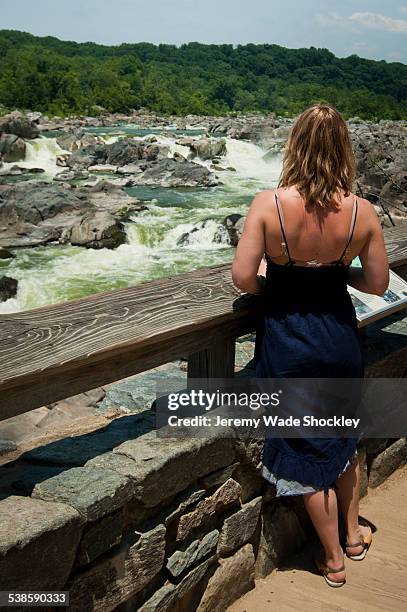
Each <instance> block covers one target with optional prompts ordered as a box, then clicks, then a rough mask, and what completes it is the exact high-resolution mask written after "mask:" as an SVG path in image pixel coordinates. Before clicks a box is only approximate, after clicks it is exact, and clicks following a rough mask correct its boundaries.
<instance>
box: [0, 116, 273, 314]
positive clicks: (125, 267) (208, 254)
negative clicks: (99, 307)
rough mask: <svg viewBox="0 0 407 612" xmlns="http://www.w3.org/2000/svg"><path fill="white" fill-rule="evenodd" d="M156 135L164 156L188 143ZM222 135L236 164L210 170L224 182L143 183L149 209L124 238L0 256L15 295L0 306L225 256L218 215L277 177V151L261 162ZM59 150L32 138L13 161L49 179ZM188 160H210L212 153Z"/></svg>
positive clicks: (71, 295) (68, 295) (46, 299)
mask: <svg viewBox="0 0 407 612" xmlns="http://www.w3.org/2000/svg"><path fill="white" fill-rule="evenodd" d="M120 131H121V129H120V128H119V130H118V129H117V128H115V132H114V131H113V129H110V130H106V132H105V133H104V134H103V138H104V139H105V141H106V142H109V143H110V142H114V141H116V140H117V139H118V138H120V137H123V135H125V132H124V131H123V133H121V134H119V133H118V132H120ZM99 135H102V134H99ZM156 136H157V140H158V142H160V143H162V144H165V145H167V146H168V147H169V150H170V152H169V156H170V157H171V156H172V155H173V154H174V152H175V151H178V152H179V153H181V154H182V155H184V156H185V157H186V156H188V154H189V152H190V150H189V147H185V146H183V145H178V144H176V142H175V141H176V140H177V139H178V138H179V136H178V135H175V134H174V136H172V135H169V134H165V135H163V134H159V135H157V134H156ZM145 137H148V134H145ZM197 137H199V136H197ZM226 142H227V154H226V156H224V157H222V158H221V160H220V163H221V165H222V166H223V167H226V166H232V167H234V168H235V169H236V171H235V172H232V171H222V172H221V171H219V172H218V173H217V174H218V176H219V178H220V179H221V181H222V182H223V185H221V186H219V187H216V188H210V189H205V188H196V189H186V188H183V189H179V190H177V189H171V190H168V189H165V188H156V189H154V190H151V188H149V189H148V190H146V192H145V193H146V198H143V197H141V199H142V200H143V199H144V201H145V202H146V204H147V206H148V210H146V211H143V212H140V213H135V214H134V215H132V216H131V218H130V219H129V221H128V222H126V224H125V230H126V235H127V243H126V244H122V245H120V246H119V247H117V248H116V249H113V250H111V249H100V250H93V249H84V248H80V247H71V246H69V245H58V244H50V245H46V246H42V247H35V248H32V249H31V248H30V249H23V250H18V249H17V250H16V251H15V252H16V258H15V259H13V260H11V261H10V262H8V261H7V260H0V275H1V274H7V275H8V276H11V277H13V278H16V279H17V280H18V282H19V284H18V294H17V297H16V298H12V299H9V300H7V301H6V302H3V303H0V313H7V312H16V311H21V310H27V309H31V308H34V307H37V306H42V305H45V304H51V303H55V302H60V301H64V300H67V299H75V298H78V297H82V296H84V295H89V294H92V293H96V292H98V291H108V290H112V289H116V288H118V287H126V286H131V285H136V284H138V283H141V282H143V281H145V280H148V279H152V278H159V277H163V276H170V275H174V274H176V273H181V272H184V271H190V270H194V269H197V268H199V267H204V266H211V265H215V264H219V263H223V262H227V261H231V260H232V258H233V254H234V249H233V248H232V247H231V246H230V244H229V235H228V233H227V231H226V229H225V227H224V226H223V225H222V220H223V219H224V217H225V216H227V215H228V214H231V213H240V214H245V212H246V210H247V206H248V204H249V203H250V201H251V199H252V197H253V196H254V195H255V193H256V191H258V190H259V189H264V188H270V187H272V186H274V185H275V184H276V182H277V180H278V177H279V174H280V169H281V156H277V155H276V156H275V158H273V159H272V160H271V161H265V160H264V159H263V156H264V154H265V151H263V150H262V149H261V148H260V147H257V146H256V145H254V144H252V143H249V142H244V141H240V140H234V139H232V138H227V139H226ZM63 152H64V151H63V150H62V149H61V148H60V147H59V146H58V145H57V143H56V140H55V138H39V139H35V140H33V141H29V142H28V143H27V157H26V160H25V161H24V162H21V163H19V165H25V166H26V167H43V168H44V169H46V171H47V176H50V177H51V178H52V176H53V175H55V174H56V173H57V172H59V171H61V169H60V168H59V167H58V166H56V163H55V159H56V156H57V155H59V154H61V153H63ZM194 161H195V162H198V163H202V164H203V165H206V166H210V165H211V164H212V161H211V160H206V161H202V160H199V159H198V158H195V160H194ZM9 165H12V164H9ZM42 176H44V175H42ZM129 193H131V194H132V195H135V196H136V197H139V198H140V194H142V193H143V188H142V187H138V188H137V189H136V190H135V192H134V193H132V190H131V189H129Z"/></svg>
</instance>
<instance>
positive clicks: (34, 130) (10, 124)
mask: <svg viewBox="0 0 407 612" xmlns="http://www.w3.org/2000/svg"><path fill="white" fill-rule="evenodd" d="M2 133H4V134H15V135H16V136H20V137H21V138H28V139H29V138H36V137H37V136H38V135H39V133H40V132H39V129H38V127H37V125H36V124H35V122H34V121H33V120H32V119H31V118H30V117H29V116H28V115H26V114H24V113H21V112H20V111H13V112H12V113H9V114H8V115H4V116H3V117H0V134H2Z"/></svg>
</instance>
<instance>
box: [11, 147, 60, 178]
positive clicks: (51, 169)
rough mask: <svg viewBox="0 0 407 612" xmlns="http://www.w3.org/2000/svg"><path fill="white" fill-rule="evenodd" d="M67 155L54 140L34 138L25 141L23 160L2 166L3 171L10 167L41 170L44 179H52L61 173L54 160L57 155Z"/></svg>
mask: <svg viewBox="0 0 407 612" xmlns="http://www.w3.org/2000/svg"><path fill="white" fill-rule="evenodd" d="M63 153H67V151H65V150H64V149H61V147H60V146H59V145H58V144H57V141H56V138H44V137H40V138H36V139H34V140H27V141H26V152H25V159H24V160H22V161H17V162H9V163H6V164H3V168H4V170H8V169H10V168H11V167H12V166H20V167H21V168H42V169H43V170H45V173H44V174H43V175H42V176H43V177H44V178H48V179H50V178H52V177H54V176H55V175H56V174H57V173H58V172H62V170H63V168H61V167H60V166H57V164H56V158H57V156H58V155H62V154H63Z"/></svg>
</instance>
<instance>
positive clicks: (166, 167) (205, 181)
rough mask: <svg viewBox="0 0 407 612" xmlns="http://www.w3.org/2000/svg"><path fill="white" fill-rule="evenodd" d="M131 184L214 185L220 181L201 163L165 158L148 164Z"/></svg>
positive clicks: (170, 185) (162, 185) (163, 185)
mask: <svg viewBox="0 0 407 612" xmlns="http://www.w3.org/2000/svg"><path fill="white" fill-rule="evenodd" d="M133 184H134V185H159V186H161V187H214V186H216V185H220V184H221V182H220V181H219V179H218V177H217V176H216V175H215V174H213V173H212V172H211V171H210V170H208V168H206V167H205V166H202V165H201V164H195V163H193V162H190V161H185V162H181V163H180V162H178V161H176V160H175V159H171V158H167V159H162V160H160V161H157V162H153V163H152V164H150V165H149V166H148V167H147V168H146V169H145V170H144V172H143V173H142V174H140V175H136V176H135V177H133Z"/></svg>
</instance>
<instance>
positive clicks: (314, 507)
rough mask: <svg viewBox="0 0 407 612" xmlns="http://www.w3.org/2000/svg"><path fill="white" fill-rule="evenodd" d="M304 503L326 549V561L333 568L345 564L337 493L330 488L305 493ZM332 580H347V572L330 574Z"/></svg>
mask: <svg viewBox="0 0 407 612" xmlns="http://www.w3.org/2000/svg"><path fill="white" fill-rule="evenodd" d="M303 497H304V505H305V508H306V510H307V512H308V514H309V516H310V519H311V521H312V524H313V525H314V527H315V529H316V531H317V533H318V536H319V539H320V540H321V544H322V546H323V547H324V551H325V563H326V565H327V566H329V567H332V569H339V568H340V567H341V566H342V565H343V551H342V548H341V545H340V543H339V531H338V504H337V499H336V493H335V491H334V490H333V489H329V494H328V495H325V494H324V492H323V491H318V492H317V493H310V494H307V495H304V496H303ZM328 578H329V579H330V580H337V581H342V580H345V572H340V573H337V574H328Z"/></svg>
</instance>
